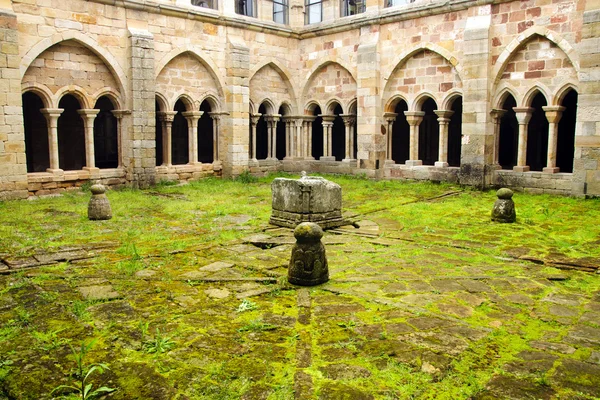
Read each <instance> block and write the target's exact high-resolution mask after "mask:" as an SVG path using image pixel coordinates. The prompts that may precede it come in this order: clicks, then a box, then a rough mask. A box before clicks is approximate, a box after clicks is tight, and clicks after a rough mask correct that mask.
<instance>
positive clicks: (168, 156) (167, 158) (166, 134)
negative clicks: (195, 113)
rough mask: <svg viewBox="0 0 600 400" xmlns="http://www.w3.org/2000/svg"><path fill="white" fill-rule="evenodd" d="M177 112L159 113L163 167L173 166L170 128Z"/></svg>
mask: <svg viewBox="0 0 600 400" xmlns="http://www.w3.org/2000/svg"><path fill="white" fill-rule="evenodd" d="M176 114H177V111H161V112H160V113H159V117H160V120H161V121H162V122H163V123H164V128H163V163H162V165H163V166H164V167H170V166H171V165H172V164H173V161H172V160H173V152H172V147H173V141H172V137H171V128H172V127H173V120H174V119H175V115H176Z"/></svg>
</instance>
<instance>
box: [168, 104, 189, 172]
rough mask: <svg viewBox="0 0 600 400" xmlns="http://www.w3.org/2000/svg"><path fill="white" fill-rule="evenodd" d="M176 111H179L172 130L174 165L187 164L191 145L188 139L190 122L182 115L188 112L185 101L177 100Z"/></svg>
mask: <svg viewBox="0 0 600 400" xmlns="http://www.w3.org/2000/svg"><path fill="white" fill-rule="evenodd" d="M174 111H177V114H175V118H173V127H172V128H171V145H172V146H173V147H172V148H171V150H172V157H173V165H181V164H187V163H188V162H189V158H190V157H189V156H190V154H189V148H190V143H189V139H188V134H189V129H188V122H187V120H186V119H185V117H184V116H183V114H182V113H184V112H186V111H187V108H186V106H185V104H184V103H183V101H181V100H177V103H175V109H174Z"/></svg>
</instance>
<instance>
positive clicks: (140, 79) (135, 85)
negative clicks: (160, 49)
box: [122, 21, 171, 187]
mask: <svg viewBox="0 0 600 400" xmlns="http://www.w3.org/2000/svg"><path fill="white" fill-rule="evenodd" d="M132 23H133V21H132ZM128 31H129V47H128V49H127V50H128V56H129V62H128V65H129V73H128V77H129V89H130V90H129V96H128V98H129V101H130V104H131V120H132V124H131V126H129V131H128V132H127V135H126V136H124V137H123V139H125V140H122V143H123V151H124V154H126V156H125V157H124V160H123V164H124V167H125V168H127V179H128V180H129V181H130V182H131V184H132V185H133V186H134V187H146V186H148V185H152V184H154V182H155V181H156V143H155V140H156V118H155V111H156V110H155V101H156V100H155V96H156V79H155V76H154V65H155V62H154V36H152V34H151V33H150V32H149V31H148V30H146V29H138V28H134V27H129V28H128ZM169 136H170V135H169ZM170 157H171V155H169V159H170Z"/></svg>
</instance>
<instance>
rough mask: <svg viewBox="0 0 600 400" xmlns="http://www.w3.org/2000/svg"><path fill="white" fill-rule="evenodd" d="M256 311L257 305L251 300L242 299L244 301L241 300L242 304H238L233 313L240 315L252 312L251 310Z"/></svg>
mask: <svg viewBox="0 0 600 400" xmlns="http://www.w3.org/2000/svg"><path fill="white" fill-rule="evenodd" d="M257 309H258V304H256V303H255V302H253V301H252V300H248V299H244V300H242V302H241V303H240V305H239V306H238V307H237V309H236V310H235V311H236V312H238V313H242V312H245V311H252V310H257Z"/></svg>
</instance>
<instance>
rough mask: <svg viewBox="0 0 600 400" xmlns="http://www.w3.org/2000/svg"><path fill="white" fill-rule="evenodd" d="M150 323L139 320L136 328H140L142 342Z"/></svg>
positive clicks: (144, 339)
mask: <svg viewBox="0 0 600 400" xmlns="http://www.w3.org/2000/svg"><path fill="white" fill-rule="evenodd" d="M149 325H150V323H149V322H148V321H145V322H144V321H140V322H139V324H138V328H139V329H140V341H141V342H142V343H144V342H145V341H146V337H148V332H149V328H148V326H149Z"/></svg>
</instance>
